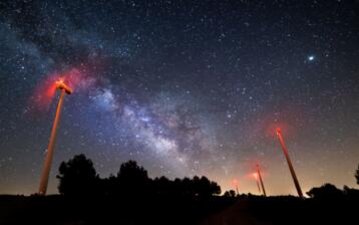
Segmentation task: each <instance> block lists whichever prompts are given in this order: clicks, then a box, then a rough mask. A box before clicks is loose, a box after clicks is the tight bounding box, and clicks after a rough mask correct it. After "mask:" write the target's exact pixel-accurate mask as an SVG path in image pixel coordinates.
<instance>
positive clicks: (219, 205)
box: [0, 195, 358, 225]
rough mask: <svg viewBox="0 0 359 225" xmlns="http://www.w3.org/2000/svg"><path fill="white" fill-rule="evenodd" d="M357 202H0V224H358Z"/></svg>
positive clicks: (275, 199)
mask: <svg viewBox="0 0 359 225" xmlns="http://www.w3.org/2000/svg"><path fill="white" fill-rule="evenodd" d="M357 203H358V199H354V198H327V199H298V198H296V197H290V196H282V197H268V198H263V197H257V196H241V197H237V198H231V197H211V198H205V199H198V198H197V199H184V198H171V199H170V198H166V199H155V198H152V199H151V198H147V199H143V198H142V199H139V198H133V197H132V198H131V200H129V199H123V198H121V199H116V198H108V199H104V198H101V199H90V198H82V199H68V198H65V197H63V196H60V195H53V196H47V197H39V196H30V197H25V196H10V195H3V196H0V224H1V225H8V224H38V225H40V224H54V225H80V224H81V225H82V224H124V225H137V224H154V225H164V224H171V225H172V224H174V225H176V224H201V225H212V224H213V225H214V224H218V225H222V224H223V225H232V224H233V225H234V224H241V225H249V224H251V225H252V224H253V225H256V224H258V225H267V224H358V222H357V220H358V218H357V215H358V208H357Z"/></svg>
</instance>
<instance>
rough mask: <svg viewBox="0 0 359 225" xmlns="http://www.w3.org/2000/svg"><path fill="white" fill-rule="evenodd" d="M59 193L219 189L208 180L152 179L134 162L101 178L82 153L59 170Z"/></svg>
mask: <svg viewBox="0 0 359 225" xmlns="http://www.w3.org/2000/svg"><path fill="white" fill-rule="evenodd" d="M57 178H58V179H59V181H60V182H59V185H58V190H59V192H60V194H63V195H65V196H109V197H111V196H123V197H135V196H139V197H140V196H149V195H155V196H162V197H166V196H171V197H176V196H177V197H195V196H198V197H210V196H212V195H218V194H220V193H221V188H220V186H219V185H218V184H217V183H216V182H214V181H210V180H209V179H208V178H207V177H205V176H202V177H198V176H194V177H193V178H187V177H185V178H183V179H179V178H176V179H174V180H170V179H168V178H166V177H164V176H162V177H159V178H154V179H151V178H149V177H148V173H147V171H146V170H145V169H144V168H143V167H141V166H139V165H138V164H137V162H136V161H132V160H130V161H127V162H125V163H122V164H121V166H120V169H119V171H118V173H117V174H116V175H110V176H109V177H107V178H100V177H99V175H98V174H97V172H96V170H95V168H94V165H93V162H92V161H91V159H88V158H87V157H86V156H85V155H84V154H80V155H76V156H74V157H73V158H72V159H70V160H69V161H67V162H62V163H61V164H60V167H59V174H58V175H57Z"/></svg>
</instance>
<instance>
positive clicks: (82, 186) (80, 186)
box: [56, 154, 98, 196]
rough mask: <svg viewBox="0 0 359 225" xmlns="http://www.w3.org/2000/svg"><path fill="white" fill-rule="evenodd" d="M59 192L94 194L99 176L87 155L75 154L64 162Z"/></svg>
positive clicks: (73, 194)
mask: <svg viewBox="0 0 359 225" xmlns="http://www.w3.org/2000/svg"><path fill="white" fill-rule="evenodd" d="M56 177H57V178H58V179H59V180H60V183H59V186H58V189H59V192H60V193H61V194H64V195H69V196H82V195H88V194H93V192H94V191H95V189H96V186H97V183H98V182H97V181H98V176H97V174H96V170H95V168H94V167H93V163H92V161H91V160H90V159H87V158H86V156H85V155H83V154H80V155H75V156H74V157H73V159H70V160H69V161H68V162H62V163H61V165H60V167H59V175H57V176H56Z"/></svg>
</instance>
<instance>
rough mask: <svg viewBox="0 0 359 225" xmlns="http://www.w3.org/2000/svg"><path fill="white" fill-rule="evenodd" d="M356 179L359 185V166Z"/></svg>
mask: <svg viewBox="0 0 359 225" xmlns="http://www.w3.org/2000/svg"><path fill="white" fill-rule="evenodd" d="M355 179H356V180H357V184H359V165H358V169H357V170H356V172H355Z"/></svg>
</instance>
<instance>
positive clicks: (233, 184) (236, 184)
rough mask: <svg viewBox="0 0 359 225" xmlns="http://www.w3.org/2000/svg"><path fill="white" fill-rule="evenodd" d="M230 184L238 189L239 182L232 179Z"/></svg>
mask: <svg viewBox="0 0 359 225" xmlns="http://www.w3.org/2000/svg"><path fill="white" fill-rule="evenodd" d="M231 184H232V186H233V187H234V188H236V187H238V184H239V182H238V180H237V179H233V180H232V182H231Z"/></svg>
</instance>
